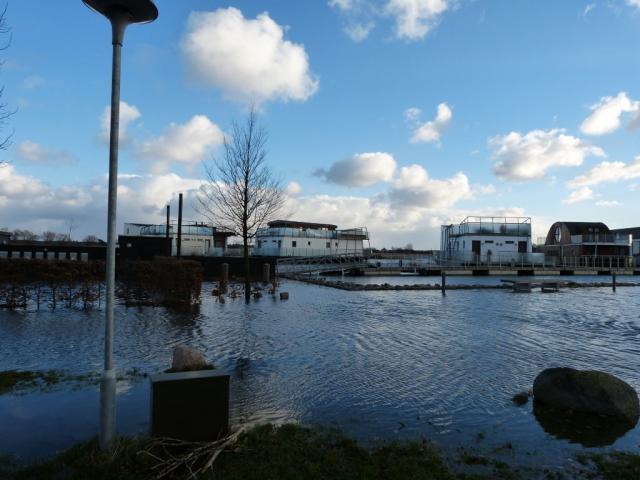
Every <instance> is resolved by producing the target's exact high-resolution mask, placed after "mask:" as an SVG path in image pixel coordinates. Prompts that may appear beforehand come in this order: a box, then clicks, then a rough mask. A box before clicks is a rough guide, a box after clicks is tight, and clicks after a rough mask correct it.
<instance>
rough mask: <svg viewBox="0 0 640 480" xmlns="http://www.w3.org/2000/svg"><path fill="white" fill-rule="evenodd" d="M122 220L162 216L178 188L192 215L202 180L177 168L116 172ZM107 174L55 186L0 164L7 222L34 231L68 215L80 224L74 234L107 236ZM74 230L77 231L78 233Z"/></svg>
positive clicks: (0, 200)
mask: <svg viewBox="0 0 640 480" xmlns="http://www.w3.org/2000/svg"><path fill="white" fill-rule="evenodd" d="M118 179H119V186H118V226H119V228H120V227H121V225H122V224H123V223H124V222H149V223H153V222H158V223H163V222H164V214H165V213H164V212H165V210H164V209H165V206H166V205H167V203H170V202H171V203H172V210H173V211H174V212H175V211H177V210H176V208H177V203H176V202H177V196H178V193H179V192H183V193H185V195H186V200H185V218H193V215H194V213H193V211H192V210H191V205H192V204H193V201H192V200H193V199H194V198H195V194H196V192H197V191H198V188H199V186H200V183H201V180H199V179H189V178H182V177H180V176H178V175H175V174H166V175H128V174H122V175H119V176H118ZM106 200H107V176H106V175H105V176H104V177H101V178H99V179H96V180H95V181H92V182H88V183H86V184H81V185H64V186H61V187H57V188H56V187H53V186H51V185H49V184H47V183H45V182H42V181H41V180H39V179H37V178H35V177H32V176H28V175H23V174H20V173H19V172H18V171H17V170H16V168H15V166H14V165H7V166H5V167H3V168H0V205H2V208H3V215H2V223H3V225H2V226H3V227H8V228H9V229H15V228H27V229H29V230H32V231H34V232H36V233H37V232H41V231H43V230H62V229H64V228H65V225H66V223H67V222H68V221H69V219H71V218H73V219H74V222H75V223H76V224H77V225H78V230H77V232H76V235H77V236H78V237H82V236H84V235H87V234H96V235H98V236H99V237H102V238H104V237H105V234H106V215H107V213H106V212H107V207H106ZM74 236H75V235H74Z"/></svg>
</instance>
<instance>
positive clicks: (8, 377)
mask: <svg viewBox="0 0 640 480" xmlns="http://www.w3.org/2000/svg"><path fill="white" fill-rule="evenodd" d="M146 376H147V374H146V373H143V372H141V371H140V370H138V369H135V368H134V369H131V370H128V371H127V372H125V373H124V374H123V375H121V376H119V377H118V380H132V379H136V378H142V377H146ZM99 382H100V374H98V373H86V374H72V373H69V372H65V371H63V370H5V371H1V372H0V395H4V394H8V393H29V392H32V391H48V390H49V389H51V388H52V387H54V386H56V385H59V384H63V383H64V384H73V385H75V386H86V385H97V384H98V383H99Z"/></svg>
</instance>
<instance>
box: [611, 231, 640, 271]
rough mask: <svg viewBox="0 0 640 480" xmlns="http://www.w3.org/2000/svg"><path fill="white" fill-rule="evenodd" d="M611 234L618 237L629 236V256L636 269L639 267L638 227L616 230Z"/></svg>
mask: <svg viewBox="0 0 640 480" xmlns="http://www.w3.org/2000/svg"><path fill="white" fill-rule="evenodd" d="M611 232H612V233H614V234H615V235H619V236H624V235H631V255H632V256H633V258H634V263H635V266H636V267H640V227H631V228H616V229H614V230H611Z"/></svg>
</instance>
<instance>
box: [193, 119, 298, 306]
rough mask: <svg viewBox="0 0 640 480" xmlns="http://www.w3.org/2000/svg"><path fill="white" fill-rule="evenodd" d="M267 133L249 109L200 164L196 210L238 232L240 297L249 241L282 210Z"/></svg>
mask: <svg viewBox="0 0 640 480" xmlns="http://www.w3.org/2000/svg"><path fill="white" fill-rule="evenodd" d="M266 143H267V133H266V131H265V129H264V128H263V127H261V126H260V125H259V124H258V118H257V114H256V112H255V110H254V109H251V111H250V112H249V114H248V116H247V119H246V121H245V123H244V124H242V125H239V124H237V123H235V122H234V123H233V125H232V131H231V134H230V135H229V136H228V138H225V140H224V153H223V155H222V156H221V157H219V158H213V159H212V161H211V163H210V164H208V165H205V171H206V179H205V182H204V183H203V184H202V186H201V187H200V195H199V196H198V204H197V205H196V209H197V210H198V211H199V212H200V213H201V214H202V215H204V216H205V217H207V218H208V219H209V220H210V221H211V222H212V223H213V224H214V225H217V226H221V227H225V228H227V229H230V230H232V231H234V232H238V233H240V234H241V235H242V243H243V247H244V248H243V256H244V285H245V300H246V301H247V302H248V301H249V300H250V298H251V297H250V295H251V267H250V263H249V240H250V239H251V238H253V237H254V236H255V234H256V230H257V229H258V228H259V227H261V226H263V225H264V224H265V223H266V222H268V221H269V220H272V219H274V217H275V216H276V215H277V214H278V213H279V212H280V211H281V210H282V208H283V207H284V202H285V195H284V189H283V187H282V183H281V181H280V179H279V178H277V177H275V176H274V174H273V173H272V172H271V170H270V169H269V168H268V167H267V165H266V158H267V151H266V148H265V147H266Z"/></svg>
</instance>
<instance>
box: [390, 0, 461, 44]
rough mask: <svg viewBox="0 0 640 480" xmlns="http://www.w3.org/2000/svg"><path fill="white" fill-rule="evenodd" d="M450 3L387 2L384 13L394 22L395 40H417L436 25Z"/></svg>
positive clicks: (425, 0)
mask: <svg viewBox="0 0 640 480" xmlns="http://www.w3.org/2000/svg"><path fill="white" fill-rule="evenodd" d="M452 3H453V2H452V1H451V0H389V2H388V3H387V4H386V6H385V7H384V11H385V13H386V14H388V15H390V16H392V17H393V18H394V20H395V23H396V26H395V33H396V37H397V38H400V39H404V40H419V39H421V38H424V37H425V36H426V35H427V34H428V33H429V32H430V31H431V30H432V29H433V28H434V27H435V26H436V25H437V24H438V22H439V21H440V17H441V16H442V14H444V13H445V12H446V11H447V10H448V9H449V8H450V7H451V5H452Z"/></svg>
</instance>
